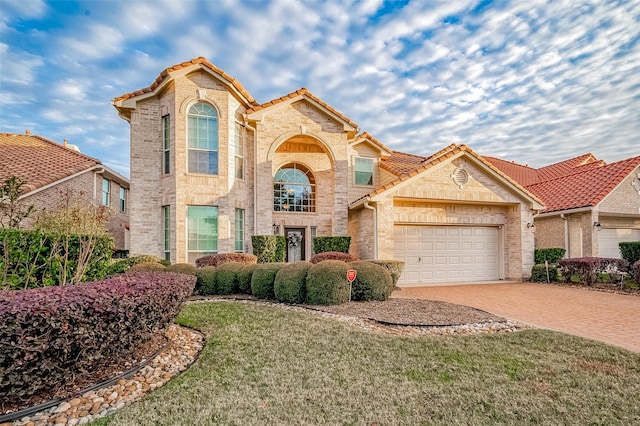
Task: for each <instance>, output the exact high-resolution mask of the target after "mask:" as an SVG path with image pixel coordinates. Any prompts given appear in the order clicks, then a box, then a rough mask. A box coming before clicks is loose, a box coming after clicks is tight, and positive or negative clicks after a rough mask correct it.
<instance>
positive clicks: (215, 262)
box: [196, 253, 258, 268]
mask: <svg viewBox="0 0 640 426" xmlns="http://www.w3.org/2000/svg"><path fill="white" fill-rule="evenodd" d="M257 259H258V258H257V257H256V256H254V255H252V254H249V253H221V254H210V255H208V256H203V257H199V258H197V259H196V266H197V267H198V268H203V267H205V266H220V265H223V264H225V263H242V264H245V265H250V264H252V263H256V262H257Z"/></svg>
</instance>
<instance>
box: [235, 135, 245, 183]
mask: <svg viewBox="0 0 640 426" xmlns="http://www.w3.org/2000/svg"><path fill="white" fill-rule="evenodd" d="M243 140H244V138H243V132H242V126H241V125H240V124H238V123H236V126H235V134H234V140H233V142H234V143H233V145H234V157H233V163H234V170H235V178H236V179H244V146H243Z"/></svg>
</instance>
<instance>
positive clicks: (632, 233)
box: [597, 228, 640, 258]
mask: <svg viewBox="0 0 640 426" xmlns="http://www.w3.org/2000/svg"><path fill="white" fill-rule="evenodd" d="M597 234H598V256H599V257H613V258H621V257H622V256H621V255H620V246H619V245H618V244H619V243H622V242H629V241H640V229H629V228H605V229H601V230H600V231H597Z"/></svg>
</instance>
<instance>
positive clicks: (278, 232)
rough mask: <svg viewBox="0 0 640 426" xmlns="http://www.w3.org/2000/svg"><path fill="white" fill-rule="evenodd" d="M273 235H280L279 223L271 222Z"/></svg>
mask: <svg viewBox="0 0 640 426" xmlns="http://www.w3.org/2000/svg"><path fill="white" fill-rule="evenodd" d="M272 226H273V235H280V225H277V224H275V223H274V224H273V225H272Z"/></svg>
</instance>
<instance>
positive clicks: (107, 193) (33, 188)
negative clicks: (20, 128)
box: [0, 130, 129, 250]
mask: <svg viewBox="0 0 640 426" xmlns="http://www.w3.org/2000/svg"><path fill="white" fill-rule="evenodd" d="M11 176H16V177H18V178H20V179H22V180H23V181H24V182H25V185H24V186H23V187H22V190H23V191H24V193H23V194H22V196H21V197H20V200H21V201H22V202H23V203H24V204H26V205H33V206H34V207H35V210H34V213H33V214H32V215H31V216H30V217H29V218H27V219H26V220H25V221H23V223H22V227H24V228H29V227H30V226H31V225H32V222H33V219H34V218H35V216H36V215H37V214H38V212H39V211H42V210H46V211H49V212H51V211H55V210H57V209H59V208H61V207H62V206H64V205H65V203H67V202H68V201H69V200H71V201H73V200H74V199H86V200H87V202H90V203H92V204H93V205H96V206H100V205H102V206H105V207H108V208H109V210H110V214H109V223H108V225H107V227H108V229H109V231H110V233H111V234H112V235H113V238H114V243H115V247H116V249H119V250H126V249H128V244H129V241H128V229H127V228H128V224H129V206H128V203H129V181H128V180H127V179H126V178H124V177H122V176H121V175H119V174H118V173H116V172H114V171H112V170H110V169H109V168H108V167H106V166H105V165H103V164H102V163H100V161H99V160H96V159H95V158H92V157H89V156H87V155H84V154H82V153H80V151H79V150H78V148H77V147H76V146H75V145H69V144H67V143H66V140H65V142H64V144H62V145H61V144H58V143H56V142H53V141H51V140H48V139H45V138H43V137H41V136H35V135H31V133H30V131H29V130H27V132H26V134H24V135H22V134H12V133H0V182H4V181H5V180H6V179H7V178H9V177H11Z"/></svg>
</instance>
